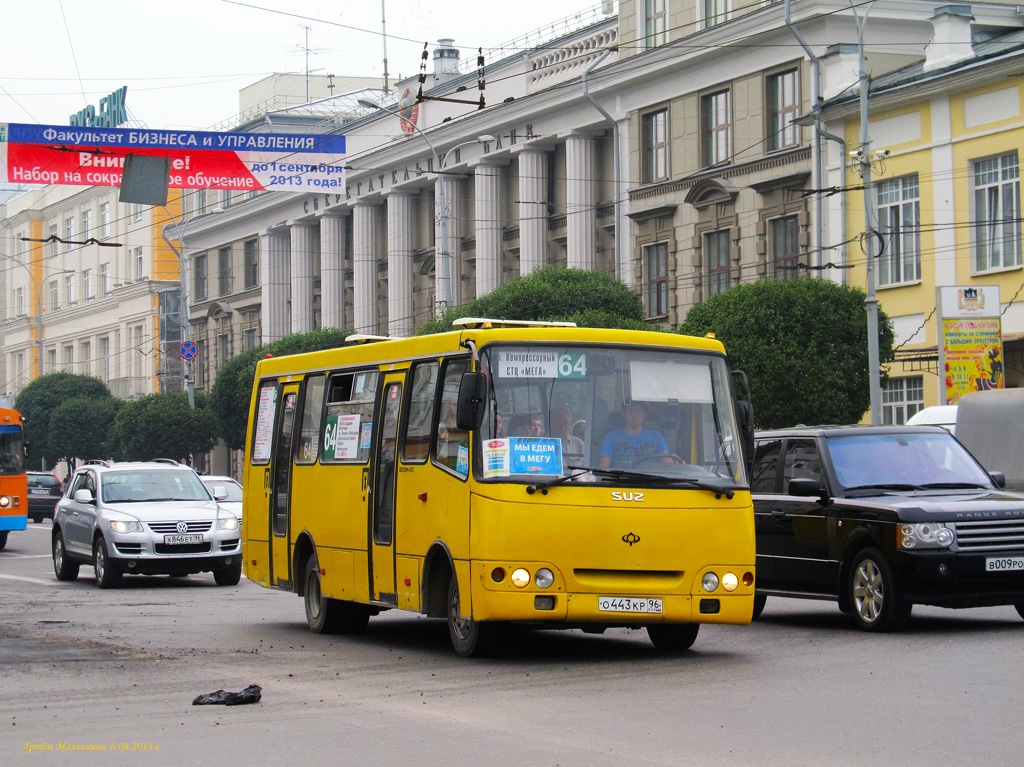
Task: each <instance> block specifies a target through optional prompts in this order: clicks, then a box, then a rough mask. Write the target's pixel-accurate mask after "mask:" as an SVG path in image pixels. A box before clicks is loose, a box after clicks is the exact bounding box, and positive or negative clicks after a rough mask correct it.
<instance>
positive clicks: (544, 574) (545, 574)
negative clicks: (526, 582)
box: [533, 567, 555, 589]
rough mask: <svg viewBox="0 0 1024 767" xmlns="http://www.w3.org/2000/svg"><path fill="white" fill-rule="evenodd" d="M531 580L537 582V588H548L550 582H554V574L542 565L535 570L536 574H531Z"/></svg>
mask: <svg viewBox="0 0 1024 767" xmlns="http://www.w3.org/2000/svg"><path fill="white" fill-rule="evenodd" d="M533 582H534V583H536V584H537V588H539V589H549V588H551V584H552V583H554V582H555V574H554V573H553V572H551V571H550V570H548V569H547V568H546V567H542V568H541V569H540V570H538V571H537V574H536V575H534V576H533Z"/></svg>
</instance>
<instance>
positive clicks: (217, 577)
mask: <svg viewBox="0 0 1024 767" xmlns="http://www.w3.org/2000/svg"><path fill="white" fill-rule="evenodd" d="M213 580H214V581H216V582H217V585H218V586H237V585H238V582H239V581H240V580H242V560H241V559H239V560H238V561H237V562H235V563H234V564H232V565H228V566H227V567H222V568H221V569H220V570H214V571H213Z"/></svg>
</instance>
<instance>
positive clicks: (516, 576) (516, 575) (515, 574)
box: [512, 567, 530, 589]
mask: <svg viewBox="0 0 1024 767" xmlns="http://www.w3.org/2000/svg"><path fill="white" fill-rule="evenodd" d="M512 585H513V586H515V587H516V588H517V589H524V588H526V587H527V586H529V585H530V571H529V570H527V569H526V568H523V567H517V568H516V569H515V570H513V571H512Z"/></svg>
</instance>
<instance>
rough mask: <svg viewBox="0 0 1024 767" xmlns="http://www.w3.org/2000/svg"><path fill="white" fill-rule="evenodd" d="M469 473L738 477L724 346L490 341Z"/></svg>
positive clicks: (740, 482) (732, 481)
mask: <svg viewBox="0 0 1024 767" xmlns="http://www.w3.org/2000/svg"><path fill="white" fill-rule="evenodd" d="M480 369H481V370H482V371H483V372H484V373H487V374H489V375H490V380H491V387H490V402H489V405H488V411H487V415H486V417H485V420H484V425H483V427H482V428H481V431H480V437H481V439H479V440H477V445H478V448H477V460H476V461H475V466H476V469H475V471H476V475H477V478H478V479H482V480H485V481H487V480H491V481H502V482H526V483H534V482H537V481H538V480H539V479H546V480H551V479H552V478H559V477H563V478H565V480H564V481H566V482H615V483H623V484H645V483H647V484H649V483H650V482H651V481H652V480H653V481H656V482H658V481H665V480H680V481H682V482H686V481H694V482H709V483H712V484H714V485H715V486H721V487H738V486H745V485H746V481H747V480H746V474H745V470H744V467H743V460H742V456H741V452H740V441H739V429H738V427H737V424H736V417H735V410H734V407H733V397H732V388H731V380H730V372H729V366H728V364H727V363H726V361H725V358H724V357H722V356H720V355H716V354H712V353H704V352H694V351H690V350H674V349H651V348H650V347H626V346H623V347H607V346H602V347H600V348H598V347H594V346H586V345H579V346H550V345H530V346H523V345H497V344H492V345H489V346H488V347H486V348H485V349H484V350H483V351H482V352H481V367H480Z"/></svg>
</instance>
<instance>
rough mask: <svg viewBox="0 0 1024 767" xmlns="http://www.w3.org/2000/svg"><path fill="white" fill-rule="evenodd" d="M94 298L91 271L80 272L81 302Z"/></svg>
mask: <svg viewBox="0 0 1024 767" xmlns="http://www.w3.org/2000/svg"><path fill="white" fill-rule="evenodd" d="M94 298H96V294H95V293H94V292H93V285H92V269H83V270H82V300H84V301H92V300H93V299H94Z"/></svg>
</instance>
